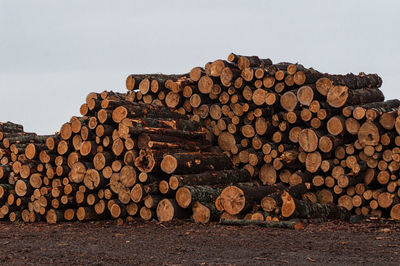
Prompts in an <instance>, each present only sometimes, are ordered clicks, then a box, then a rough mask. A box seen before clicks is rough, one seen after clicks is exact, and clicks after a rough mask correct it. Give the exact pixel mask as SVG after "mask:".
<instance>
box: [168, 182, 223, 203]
mask: <svg viewBox="0 0 400 266" xmlns="http://www.w3.org/2000/svg"><path fill="white" fill-rule="evenodd" d="M220 193H221V188H213V187H211V186H206V185H203V186H201V185H195V186H184V187H181V188H179V189H178V190H177V192H176V195H175V199H176V202H177V203H178V205H179V206H180V207H182V208H188V207H189V206H190V205H191V204H192V202H195V201H200V202H214V201H215V199H216V198H217V197H218V195H219V194H220Z"/></svg>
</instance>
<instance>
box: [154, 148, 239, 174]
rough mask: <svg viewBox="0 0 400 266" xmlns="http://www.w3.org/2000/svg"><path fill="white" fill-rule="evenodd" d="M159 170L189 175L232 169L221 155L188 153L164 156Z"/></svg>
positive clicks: (224, 156) (226, 159)
mask: <svg viewBox="0 0 400 266" xmlns="http://www.w3.org/2000/svg"><path fill="white" fill-rule="evenodd" d="M160 167H161V170H162V171H164V172H165V173H167V174H172V173H176V174H191V173H200V172H204V171H212V170H227V169H232V167H233V166H232V162H231V161H230V159H229V158H228V157H226V155H225V154H223V153H212V152H188V153H173V154H169V155H166V156H164V158H163V160H162V162H161V165H160Z"/></svg>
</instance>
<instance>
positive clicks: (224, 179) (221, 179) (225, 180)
mask: <svg viewBox="0 0 400 266" xmlns="http://www.w3.org/2000/svg"><path fill="white" fill-rule="evenodd" d="M250 179H251V176H250V174H249V172H248V171H247V170H245V169H233V170H221V171H209V172H203V173H201V174H189V175H173V176H171V177H170V178H169V186H170V188H171V189H173V190H176V189H178V188H179V187H182V186H185V185H188V186H195V185H217V184H220V185H224V184H235V183H241V182H248V181H250Z"/></svg>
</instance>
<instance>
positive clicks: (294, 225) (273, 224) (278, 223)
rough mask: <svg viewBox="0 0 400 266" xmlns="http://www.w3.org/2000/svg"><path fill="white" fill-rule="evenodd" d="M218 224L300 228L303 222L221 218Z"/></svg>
mask: <svg viewBox="0 0 400 266" xmlns="http://www.w3.org/2000/svg"><path fill="white" fill-rule="evenodd" d="M220 224H222V225H230V226H249V225H257V226H261V227H268V228H288V229H295V230H300V229H303V224H302V223H301V222H299V221H254V220H227V219H221V221H220Z"/></svg>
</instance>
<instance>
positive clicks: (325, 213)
mask: <svg viewBox="0 0 400 266" xmlns="http://www.w3.org/2000/svg"><path fill="white" fill-rule="evenodd" d="M282 201H283V204H282V216H283V217H285V218H327V219H333V220H348V219H349V218H350V213H349V212H348V211H347V210H346V209H345V208H343V207H340V206H336V205H333V204H320V203H312V202H307V201H303V200H297V199H293V198H292V197H291V196H290V195H288V194H283V195H282Z"/></svg>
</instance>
